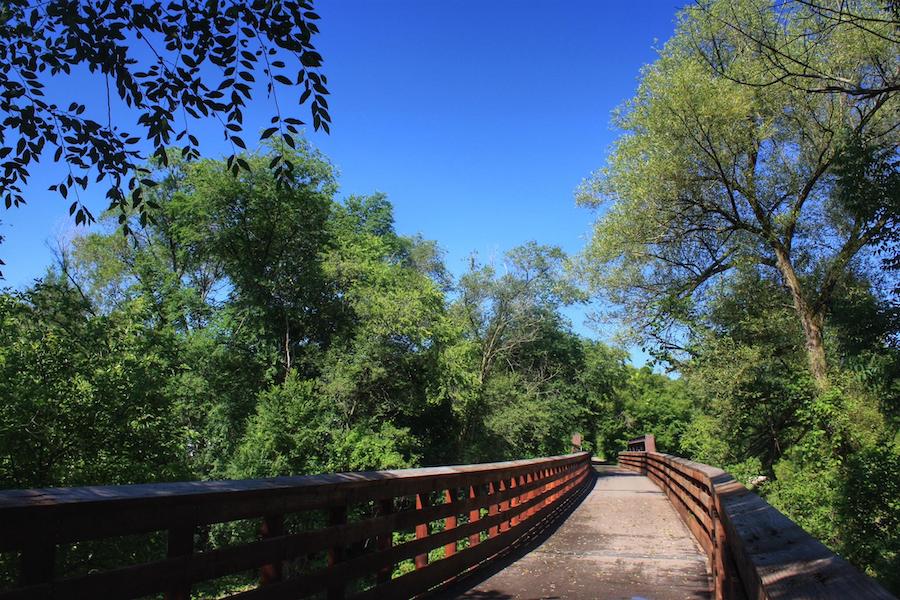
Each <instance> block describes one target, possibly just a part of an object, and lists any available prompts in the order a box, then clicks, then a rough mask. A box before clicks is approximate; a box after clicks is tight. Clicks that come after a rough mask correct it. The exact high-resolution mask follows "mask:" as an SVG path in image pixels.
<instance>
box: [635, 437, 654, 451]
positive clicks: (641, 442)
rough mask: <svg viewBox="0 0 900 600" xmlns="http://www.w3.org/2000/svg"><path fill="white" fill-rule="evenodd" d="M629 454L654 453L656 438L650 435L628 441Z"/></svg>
mask: <svg viewBox="0 0 900 600" xmlns="http://www.w3.org/2000/svg"><path fill="white" fill-rule="evenodd" d="M628 451H629V452H656V436H654V435H653V434H652V433H648V434H647V435H642V436H641V437H639V438H634V439H633V440H628Z"/></svg>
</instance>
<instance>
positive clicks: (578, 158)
mask: <svg viewBox="0 0 900 600" xmlns="http://www.w3.org/2000/svg"><path fill="white" fill-rule="evenodd" d="M680 5H681V4H680V3H677V2H673V1H672V0H652V1H651V0H645V1H643V2H612V1H603V0H593V1H587V0H570V1H566V2H536V1H530V0H491V1H489V2H488V1H479V2H476V1H461V0H447V1H438V0H404V1H398V0H392V1H387V0H331V1H328V2H323V1H320V2H318V3H317V7H316V10H317V12H318V13H319V14H320V15H321V16H322V20H321V22H320V28H321V30H322V33H321V34H320V36H319V37H318V39H317V41H316V45H317V48H318V49H319V50H320V52H321V53H322V55H323V56H324V57H325V69H324V71H325V73H326V74H327V75H328V81H329V89H330V91H331V97H330V100H329V103H330V110H331V115H332V118H333V120H334V123H333V127H332V133H331V135H330V136H329V135H325V134H323V133H321V132H308V138H309V139H310V140H311V141H312V142H313V144H314V145H316V146H317V147H319V148H320V149H321V150H322V151H323V152H324V153H325V154H326V155H328V156H329V157H330V158H331V160H332V161H333V162H334V163H335V165H336V166H337V167H338V169H339V171H340V173H341V177H340V181H341V194H342V195H349V194H365V193H371V192H375V191H381V192H385V193H386V194H387V195H388V197H389V198H390V199H391V201H392V202H393V204H394V207H395V216H396V222H397V229H398V231H400V232H401V233H405V234H415V233H421V234H422V235H424V236H425V237H427V238H430V239H435V240H437V241H438V242H439V244H440V245H441V246H442V247H443V248H444V249H445V250H446V261H447V265H448V267H449V268H450V269H451V271H453V272H454V273H459V272H461V271H462V270H463V269H464V267H465V261H466V258H467V257H468V256H469V255H470V253H472V252H473V251H475V252H478V254H479V256H480V257H481V258H482V260H490V259H492V258H495V257H496V258H499V257H500V256H501V255H502V253H503V252H504V251H505V250H508V249H509V248H512V247H513V246H516V245H518V244H521V243H523V242H526V241H528V240H537V241H538V242H540V243H545V244H556V245H559V246H561V247H562V248H563V249H565V250H566V251H568V252H573V253H574V252H577V251H578V250H579V249H581V248H582V247H583V245H584V243H585V240H586V236H587V234H588V232H589V230H590V225H591V222H592V221H593V219H594V215H592V213H591V212H590V211H588V210H586V209H584V208H579V207H577V206H576V205H575V202H574V195H573V191H574V189H575V188H576V186H577V185H578V183H579V182H580V181H581V180H582V179H583V178H584V177H585V176H587V175H588V174H589V173H590V172H591V171H593V170H594V169H596V168H598V167H600V166H602V164H603V162H604V157H605V155H606V152H607V150H608V149H609V146H610V144H611V143H612V142H613V140H614V139H615V137H616V132H615V131H613V130H612V129H611V127H610V124H609V123H610V114H611V111H612V110H613V109H614V108H615V107H616V106H618V105H619V104H621V103H622V102H623V101H624V100H626V99H627V98H629V97H630V96H631V95H633V93H634V91H635V87H636V85H637V78H638V75H639V71H640V68H641V66H642V65H644V64H646V63H648V62H652V61H653V60H654V58H655V52H654V50H653V48H654V47H658V46H659V45H661V44H662V43H663V42H664V41H665V40H666V39H668V38H669V37H670V36H671V34H672V32H673V28H674V19H675V14H676V11H677V9H678V8H679V6H680ZM72 90H77V93H76V94H75V96H74V97H73V96H72ZM48 93H49V94H50V95H51V97H53V95H54V94H55V95H56V98H55V99H57V100H58V101H67V100H69V99H78V100H79V101H81V102H84V103H85V104H88V105H89V106H90V105H97V104H99V105H102V106H104V107H105V101H106V99H105V88H104V86H103V85H102V82H100V81H99V80H90V79H89V78H87V77H82V78H76V80H75V81H65V80H62V81H56V82H53V83H52V84H51V85H50V87H49V92H48ZM271 114H272V106H271V103H270V102H269V101H268V100H267V99H266V98H265V97H264V95H262V94H260V97H259V99H258V100H256V101H255V102H254V103H253V104H251V106H250V107H249V109H248V111H247V115H246V117H245V125H246V126H247V131H249V132H252V131H255V130H258V129H262V128H263V127H264V126H265V125H266V124H267V123H268V117H269V116H270V115H271ZM116 115H119V116H121V117H123V119H125V122H124V123H123V125H124V126H126V127H127V126H129V125H131V123H133V116H131V115H128V114H127V113H126V111H125V110H124V109H121V108H118V109H116V111H114V118H115V116H116ZM296 116H299V117H301V118H305V117H306V116H308V113H307V112H306V108H305V107H304V108H302V109H301V110H300V111H297V115H296ZM204 131H207V130H204ZM208 131H209V135H208V136H205V137H206V139H201V143H202V147H201V149H202V151H203V152H204V154H205V155H208V156H218V155H221V154H223V153H226V152H227V149H226V148H225V146H224V144H223V143H222V142H221V134H220V133H217V132H216V130H215V128H212V127H211V128H209V129H208ZM251 137H252V135H247V136H245V139H248V138H251ZM48 158H49V157H48ZM54 169H59V166H58V165H57V166H53V165H49V166H48V165H46V164H43V165H42V166H41V167H40V168H39V169H35V170H34V173H33V175H34V177H33V180H32V183H31V187H30V188H29V189H28V194H27V195H26V197H27V198H28V199H29V204H28V206H26V207H24V208H19V209H11V210H9V211H5V212H3V213H2V214H0V220H2V222H3V224H2V229H0V231H2V233H3V234H4V235H5V236H6V242H5V243H4V244H3V245H0V256H2V258H3V259H4V260H5V261H6V263H7V266H6V267H5V268H4V274H5V276H6V282H5V284H6V285H9V286H12V287H23V286H26V285H28V284H29V283H31V281H32V280H33V279H34V278H36V277H39V276H40V275H41V274H42V273H43V272H44V270H45V268H46V265H47V264H48V263H49V262H50V260H51V254H50V250H49V249H48V247H47V240H48V239H51V240H52V239H53V238H54V237H56V236H57V235H59V234H60V232H65V231H69V230H71V229H72V227H73V225H72V223H71V220H70V219H69V218H68V216H67V211H66V209H67V203H65V202H64V201H63V200H62V199H61V198H59V197H58V196H55V195H54V194H53V193H51V192H47V191H46V188H47V185H49V184H50V183H52V182H53V181H55V180H54V179H51V175H54V176H55V175H57V174H58V171H54ZM103 191H104V190H103V188H102V187H100V186H97V187H95V188H89V190H88V193H87V195H86V196H83V198H85V199H86V200H87V204H88V205H89V206H90V207H91V208H92V209H94V210H96V211H97V212H99V211H100V210H102V208H103V207H104V206H105V203H104V201H103V198H102V194H103ZM582 313H583V311H575V312H573V313H572V315H571V316H572V318H573V321H574V325H575V327H576V330H578V331H580V332H582V333H588V331H587V330H586V328H585V326H584V325H583V314H582ZM639 354H640V353H635V358H636V359H638V360H639V361H640V356H639Z"/></svg>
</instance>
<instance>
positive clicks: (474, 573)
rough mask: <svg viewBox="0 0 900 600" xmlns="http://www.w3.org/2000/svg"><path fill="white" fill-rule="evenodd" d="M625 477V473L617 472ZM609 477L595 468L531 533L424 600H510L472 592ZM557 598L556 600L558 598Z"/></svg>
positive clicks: (562, 520) (488, 592) (538, 541)
mask: <svg viewBox="0 0 900 600" xmlns="http://www.w3.org/2000/svg"><path fill="white" fill-rule="evenodd" d="M619 473H626V471H619ZM606 476H608V475H607V474H606V473H605V472H603V471H601V470H600V469H598V468H597V467H596V466H595V467H594V469H593V473H592V474H591V475H589V476H588V479H587V480H586V481H585V482H584V484H583V485H582V486H581V489H579V490H578V491H576V492H575V493H574V494H573V495H572V496H571V497H569V498H567V499H566V500H565V502H564V503H563V505H562V506H559V507H557V508H556V510H555V511H554V512H553V513H551V514H550V515H548V516H547V517H546V518H545V519H544V520H543V521H542V522H540V523H538V524H537V525H536V526H535V527H534V528H533V529H532V530H531V531H529V532H528V533H527V534H525V535H523V536H522V537H521V538H520V539H518V540H517V541H516V543H514V544H513V545H511V546H510V547H509V548H507V549H506V550H503V551H502V552H501V553H499V554H496V555H494V557H493V558H490V559H488V560H487V562H484V563H482V564H481V565H479V566H477V567H475V568H474V569H473V570H471V571H469V572H468V573H466V574H464V575H462V576H461V577H460V578H458V579H455V580H453V581H452V582H450V583H449V584H445V585H444V586H442V587H441V588H439V589H438V590H437V591H435V592H433V593H432V594H429V595H428V596H427V597H428V598H432V599H434V600H452V599H453V598H466V599H469V598H471V599H472V600H511V599H512V598H513V596H510V595H509V594H506V593H503V592H499V591H495V590H473V589H471V588H474V587H476V586H478V585H479V584H481V583H483V582H485V581H487V580H488V579H490V578H491V577H493V576H494V575H496V574H497V573H500V572H501V571H503V570H504V569H506V568H507V567H508V566H510V565H511V564H513V563H514V562H516V561H518V560H520V559H521V558H522V557H524V556H525V555H526V554H528V553H529V552H532V551H533V550H535V549H536V548H537V547H538V546H540V545H541V544H543V543H544V542H545V541H547V539H548V538H549V537H550V536H552V535H553V534H554V533H556V531H557V530H558V529H559V528H560V526H561V525H562V524H563V523H565V521H566V519H567V518H568V517H569V515H571V514H572V513H573V512H575V510H576V509H577V508H578V507H579V506H580V505H581V503H582V502H583V501H584V499H585V498H586V497H587V496H588V494H590V493H591V491H593V489H594V486H596V485H597V479H598V478H600V477H606ZM545 598H547V600H552V599H553V598H554V597H553V596H546V597H545ZM557 598H559V597H557Z"/></svg>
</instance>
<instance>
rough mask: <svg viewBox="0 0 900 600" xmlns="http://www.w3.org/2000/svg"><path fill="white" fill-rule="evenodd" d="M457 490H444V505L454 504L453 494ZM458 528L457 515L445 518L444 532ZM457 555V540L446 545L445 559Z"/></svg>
mask: <svg viewBox="0 0 900 600" xmlns="http://www.w3.org/2000/svg"><path fill="white" fill-rule="evenodd" d="M454 491H455V490H449V489H448V490H444V504H453V503H454V502H456V498H455V496H454V494H453V492H454ZM455 528H456V515H455V514H453V515H450V516H447V517H445V518H444V531H448V530H450V529H455ZM454 554H456V540H453V541H452V542H448V543H446V544H444V558H446V557H448V556H453V555H454Z"/></svg>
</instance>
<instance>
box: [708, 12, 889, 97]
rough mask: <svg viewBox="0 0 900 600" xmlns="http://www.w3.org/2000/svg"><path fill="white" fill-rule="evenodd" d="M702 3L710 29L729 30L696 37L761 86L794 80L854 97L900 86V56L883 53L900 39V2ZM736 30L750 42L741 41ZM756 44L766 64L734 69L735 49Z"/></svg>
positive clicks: (718, 62) (741, 77) (753, 48)
mask: <svg viewBox="0 0 900 600" xmlns="http://www.w3.org/2000/svg"><path fill="white" fill-rule="evenodd" d="M696 7H697V11H696V12H695V16H696V17H697V19H698V21H699V22H701V23H702V24H703V27H704V28H712V29H718V30H720V31H721V32H722V35H721V36H710V37H707V36H705V35H700V36H698V38H697V40H696V44H695V48H696V50H697V51H698V52H700V54H701V55H702V56H703V58H704V59H705V60H706V61H707V63H708V64H709V65H710V66H711V67H712V68H713V69H714V70H715V71H716V73H717V74H718V75H720V76H722V77H726V78H729V79H731V80H732V81H736V82H738V83H741V84H744V85H750V86H754V87H766V86H770V85H785V84H786V85H790V86H792V87H794V88H796V89H798V90H802V91H805V92H809V93H826V94H832V93H840V94H845V95H847V96H849V97H851V98H854V99H867V98H874V97H876V96H879V95H881V94H885V93H889V92H897V91H900V68H898V67H900V57H898V56H897V55H896V53H894V54H893V55H891V54H884V53H883V49H884V48H891V47H894V48H896V46H897V44H900V35H898V31H900V5H898V4H897V3H896V2H870V1H860V0H855V1H853V2H838V1H831V0H790V1H788V2H772V1H769V0H761V1H758V2H754V3H751V4H741V3H723V2H710V1H708V0H698V2H697V4H696ZM735 34H737V35H738V36H739V38H742V42H743V43H741V44H739V45H735V43H734V42H735V37H734V36H735ZM836 49H839V50H840V52H838V53H835V52H834V50H836ZM748 51H749V52H753V53H755V54H757V55H758V58H759V60H758V65H757V66H758V68H756V69H754V70H751V71H745V72H742V73H733V72H732V70H731V68H730V61H731V60H733V57H734V55H735V54H737V53H741V52H748ZM873 58H875V59H876V60H872V59H873ZM882 59H886V60H882Z"/></svg>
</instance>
